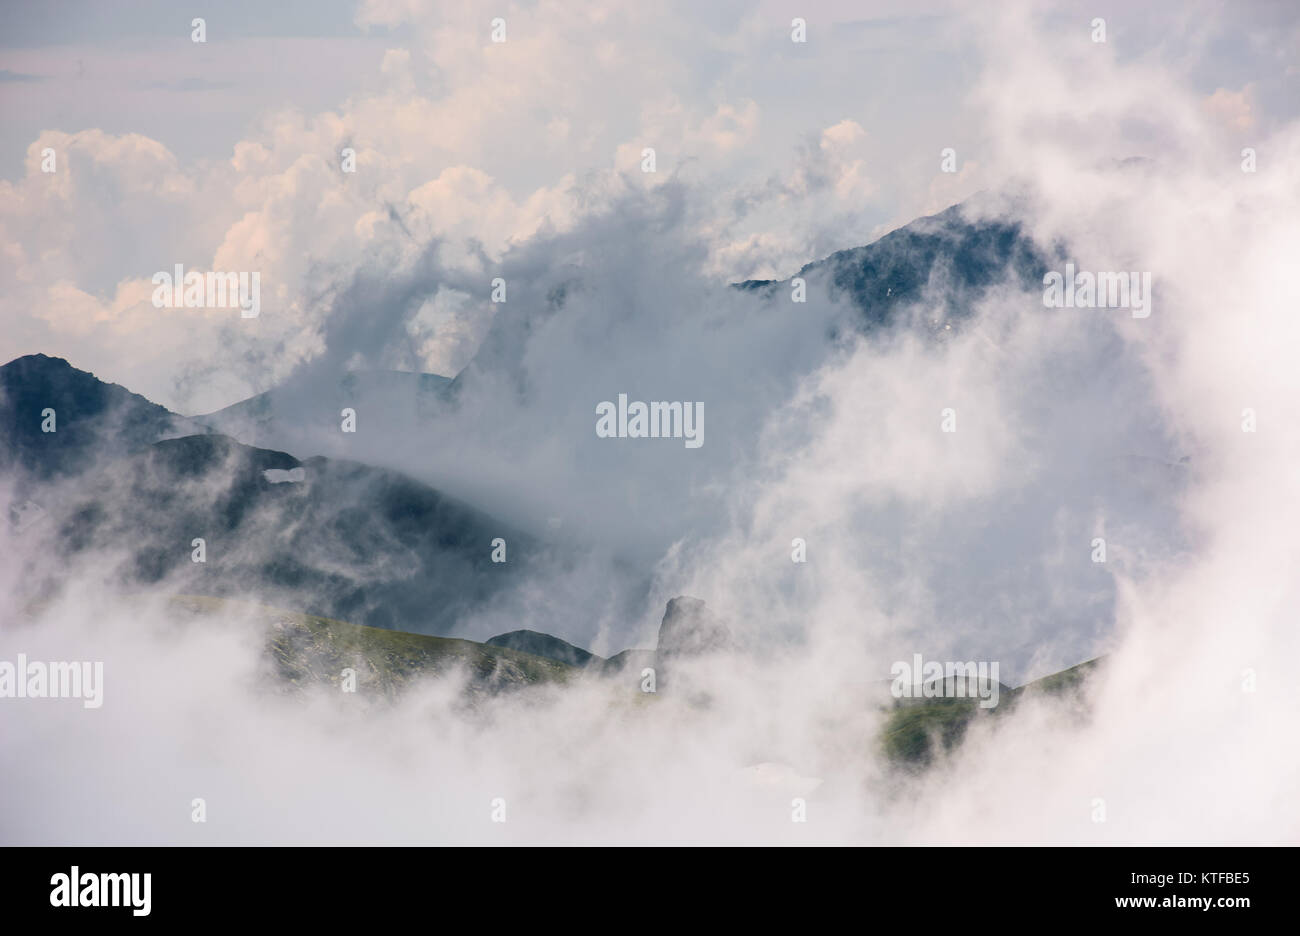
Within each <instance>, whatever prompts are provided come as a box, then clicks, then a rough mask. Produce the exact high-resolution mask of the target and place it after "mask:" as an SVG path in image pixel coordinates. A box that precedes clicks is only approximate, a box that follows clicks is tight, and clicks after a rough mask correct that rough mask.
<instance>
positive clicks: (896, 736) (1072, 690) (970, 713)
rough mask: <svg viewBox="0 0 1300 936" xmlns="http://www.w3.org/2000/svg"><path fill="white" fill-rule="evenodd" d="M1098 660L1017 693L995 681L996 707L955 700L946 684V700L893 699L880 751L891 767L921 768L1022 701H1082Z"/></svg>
mask: <svg viewBox="0 0 1300 936" xmlns="http://www.w3.org/2000/svg"><path fill="white" fill-rule="evenodd" d="M1101 660H1102V658H1101V657H1098V658H1097V659H1095V660H1088V661H1086V662H1084V663H1079V664H1077V665H1075V666H1071V667H1069V668H1068V669H1064V670H1062V671H1061V672H1059V673H1053V674H1051V675H1050V676H1044V677H1043V678H1042V679H1036V680H1034V681H1033V682H1029V683H1026V684H1025V685H1023V686H1018V687H1016V688H1015V689H1009V688H1007V687H1006V686H1003V685H1002V684H1001V683H999V684H998V704H997V705H996V706H995V707H993V708H981V707H980V700H979V699H978V698H972V697H971V694H970V693H969V692H968V693H967V694H966V697H965V698H962V697H953V696H952V694H951V689H952V684H951V682H950V681H947V682H946V689H947V690H948V693H949V694H948V695H946V696H945V697H936V698H928V699H927V698H912V699H896V700H894V707H893V711H892V712H891V713H890V715H889V717H888V718H887V719H886V720H885V725H884V728H883V729H882V731H881V734H880V744H881V747H882V749H883V751H884V753H885V755H886V757H887V758H888V759H889V761H890V762H891V763H892V764H894V765H895V766H898V767H903V768H908V769H922V768H925V767H927V766H929V765H930V764H932V763H933V762H934V761H935V760H936V759H937V758H938V757H939V756H940V754H946V753H950V752H952V751H953V750H955V749H956V748H957V747H958V746H959V745H960V744H961V742H962V740H963V739H964V738H965V736H966V729H967V728H968V727H969V726H970V724H971V721H972V720H973V719H976V718H1002V717H1006V716H1009V715H1011V714H1012V713H1014V712H1015V710H1016V708H1017V706H1018V705H1019V703H1020V702H1021V701H1023V700H1024V699H1025V698H1026V697H1030V696H1035V695H1047V696H1057V697H1069V698H1071V699H1072V700H1075V701H1078V700H1080V699H1081V694H1082V692H1083V688H1084V684H1085V683H1086V681H1087V679H1088V678H1089V677H1090V676H1091V675H1092V674H1093V673H1094V672H1095V671H1096V669H1097V667H1098V666H1099V665H1100V663H1101ZM972 688H974V687H972Z"/></svg>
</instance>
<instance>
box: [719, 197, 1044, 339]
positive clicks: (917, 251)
mask: <svg viewBox="0 0 1300 936" xmlns="http://www.w3.org/2000/svg"><path fill="white" fill-rule="evenodd" d="M968 213H969V212H968V205H967V203H963V204H961V205H953V206H952V207H951V208H948V209H947V210H946V211H943V212H940V213H939V214H937V215H931V216H929V217H925V218H918V219H917V220H915V221H913V222H911V223H910V224H907V225H906V226H904V227H901V228H899V229H898V230H896V231H892V232H890V233H889V234H886V235H885V236H884V237H882V238H880V239H879V240H876V241H873V242H872V243H870V244H867V245H865V246H863V247H854V248H851V249H848V250H841V251H838V252H837V253H833V254H831V255H830V256H829V257H827V258H826V259H824V260H818V261H815V262H813V263H809V264H807V265H805V266H804V267H803V269H801V270H800V271H799V272H798V273H797V274H796V275H797V276H800V277H802V278H803V279H805V280H806V281H807V283H808V288H809V289H816V288H821V289H825V290H827V292H828V293H829V294H830V296H831V297H832V298H838V297H840V296H846V297H847V298H848V299H850V300H851V301H852V302H853V304H854V305H855V306H857V308H858V309H859V310H861V312H862V320H861V324H862V327H863V328H864V329H865V330H871V329H874V328H877V327H881V326H888V325H891V324H893V323H894V322H895V321H896V320H897V317H898V314H899V312H900V311H901V310H902V309H904V308H906V307H907V306H909V305H911V304H912V303H915V302H917V301H919V300H921V299H922V298H923V297H924V298H926V299H927V301H928V303H929V305H930V307H931V309H932V310H933V315H932V318H931V321H930V322H929V324H930V326H931V327H932V328H936V329H937V330H942V329H943V326H944V325H945V324H947V323H948V320H950V319H951V320H953V321H960V320H961V319H962V318H964V317H965V316H967V315H969V314H970V313H971V312H972V311H973V310H974V308H975V303H976V302H977V301H978V300H979V299H980V298H981V296H983V294H984V293H985V292H986V291H987V290H988V289H989V288H990V287H992V286H995V285H997V284H998V283H1001V282H1003V281H1004V280H1006V279H1010V280H1011V282H1012V283H1013V284H1014V285H1016V286H1018V287H1020V288H1024V289H1033V288H1040V287H1041V284H1042V278H1043V274H1044V273H1045V272H1046V271H1047V268H1048V260H1047V258H1046V257H1045V256H1044V255H1043V254H1042V252H1041V251H1039V250H1038V248H1037V247H1036V246H1035V245H1034V243H1033V241H1032V240H1031V239H1030V238H1028V237H1027V236H1025V234H1024V232H1023V231H1022V229H1021V226H1020V225H1019V224H1018V223H1016V222H1014V221H1001V220H976V221H972V220H969V219H968ZM736 288H738V289H743V290H748V291H752V292H757V293H759V294H762V295H764V296H772V295H774V294H775V293H777V292H778V291H780V290H784V291H785V293H786V294H788V293H789V290H790V280H789V279H786V280H780V281H777V280H746V281H744V282H742V283H737V284H736Z"/></svg>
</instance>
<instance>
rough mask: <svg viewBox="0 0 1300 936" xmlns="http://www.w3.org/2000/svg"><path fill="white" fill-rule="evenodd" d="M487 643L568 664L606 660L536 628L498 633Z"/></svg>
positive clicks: (582, 664) (491, 645) (583, 663)
mask: <svg viewBox="0 0 1300 936" xmlns="http://www.w3.org/2000/svg"><path fill="white" fill-rule="evenodd" d="M485 643H486V644H487V645H488V646H489V647H506V648H508V649H510V650H519V651H521V652H523V653H531V654H532V655H533V656H539V657H545V658H546V659H548V660H557V661H558V662H560V663H564V664H565V665H566V666H587V665H589V664H591V663H603V662H605V661H604V660H603V659H601V658H600V657H598V656H596V655H595V654H594V653H591V652H590V651H588V650H583V649H582V648H581V647H575V646H574V645H573V644H571V643H569V642H568V641H567V640H561V639H560V638H559V637H552V636H551V635H550V634H543V633H541V632H539V631H534V630H516V631H510V632H509V633H506V634H497V635H496V636H495V637H489V638H488V639H487V640H486V641H485Z"/></svg>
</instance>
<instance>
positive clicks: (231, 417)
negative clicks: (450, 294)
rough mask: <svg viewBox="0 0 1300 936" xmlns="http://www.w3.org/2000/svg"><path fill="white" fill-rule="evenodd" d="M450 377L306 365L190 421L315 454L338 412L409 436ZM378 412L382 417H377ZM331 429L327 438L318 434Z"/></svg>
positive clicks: (442, 394) (249, 441)
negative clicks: (347, 411)
mask: <svg viewBox="0 0 1300 936" xmlns="http://www.w3.org/2000/svg"><path fill="white" fill-rule="evenodd" d="M451 383H452V382H451V379H450V378H448V377H442V376H440V375H438V374H418V373H409V372H404V371H348V372H344V373H342V374H339V373H334V372H322V371H320V370H319V369H318V368H313V367H310V366H308V367H306V368H304V369H303V370H302V371H300V372H298V373H296V374H295V375H294V376H293V377H291V378H290V379H289V380H288V381H286V382H285V383H283V384H281V385H280V386H278V387H275V388H274V389H271V390H267V391H266V392H264V393H259V394H257V395H256V396H253V397H249V398H248V399H246V400H241V401H240V402H238V403H234V404H231V405H230V406H227V407H225V408H224V409H220V410H217V411H216V412H215V413H208V414H206V415H202V416H195V417H194V418H193V421H194V422H195V423H198V424H199V425H201V426H204V427H205V428H206V429H208V430H211V431H213V432H219V433H222V434H223V435H228V436H230V437H232V438H234V439H238V440H239V441H241V442H243V443H245V444H247V445H269V446H275V447H277V448H287V449H292V450H293V451H296V452H298V453H299V454H300V455H315V454H326V453H324V452H318V451H316V449H318V448H321V445H320V441H321V440H322V439H323V438H325V439H328V438H330V437H331V436H334V435H335V433H337V430H338V428H339V425H340V422H341V417H340V414H341V412H342V410H343V409H344V408H346V407H350V408H352V409H354V410H358V411H360V412H361V413H363V414H364V415H363V416H362V417H361V418H362V420H364V421H365V423H364V424H363V425H364V428H366V429H367V430H368V431H369V432H371V433H372V434H373V428H372V427H371V426H369V425H368V423H369V422H370V421H371V420H373V419H377V418H382V420H383V424H382V429H383V431H384V432H385V433H386V434H396V433H402V432H410V431H412V430H413V429H415V428H416V427H417V426H419V425H420V424H421V423H422V422H423V421H424V420H426V419H428V418H429V417H430V416H432V415H433V414H434V412H435V411H436V409H437V407H438V405H439V404H441V403H443V402H445V401H446V399H447V394H448V390H449V388H450V387H451ZM381 414H382V415H381ZM321 427H329V434H328V435H327V434H326V433H324V432H322V431H321Z"/></svg>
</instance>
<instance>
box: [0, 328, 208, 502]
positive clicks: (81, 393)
mask: <svg viewBox="0 0 1300 936" xmlns="http://www.w3.org/2000/svg"><path fill="white" fill-rule="evenodd" d="M47 410H53V411H54V415H53V423H52V427H53V429H54V431H52V432H47V431H44V429H43V428H42V425H43V424H47V416H48V413H47ZM206 431H207V430H206V429H205V428H203V427H202V426H199V425H197V424H195V423H193V422H191V421H190V420H187V419H185V418H184V417H182V416H177V415H176V414H175V413H172V412H169V411H168V410H167V409H165V408H163V407H161V406H159V405H157V404H156V403H151V402H149V401H148V400H146V399H145V398H144V397H142V396H140V395H139V394H137V393H132V392H131V391H129V390H127V389H126V388H125V387H120V386H118V385H117V384H111V383H105V382H104V381H102V380H100V379H99V378H97V377H96V376H95V375H94V374H90V373H87V372H86V371H83V370H78V369H77V368H75V367H73V366H72V365H71V364H69V363H68V362H67V361H65V360H63V358H57V357H47V356H46V355H44V354H29V355H26V356H24V357H20V358H16V359H14V360H12V361H10V362H9V363H8V364H5V365H4V366H3V367H0V438H3V439H4V444H3V445H0V470H13V471H16V472H18V473H19V474H20V475H23V476H25V477H27V478H29V479H32V480H46V479H50V478H56V477H66V476H68V475H74V474H77V473H79V472H81V471H84V470H85V469H86V468H88V467H90V466H91V465H93V464H95V463H97V462H101V461H103V460H105V459H110V458H113V457H116V456H119V455H124V454H127V453H129V452H135V451H140V450H141V449H144V448H147V447H148V446H150V445H152V444H153V443H154V442H157V441H159V440H160V439H165V438H170V437H174V436H180V435H190V434H193V433H201V432H206Z"/></svg>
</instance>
